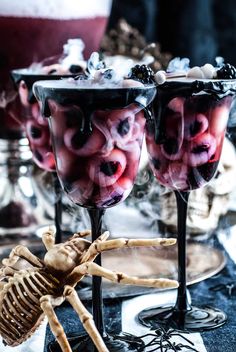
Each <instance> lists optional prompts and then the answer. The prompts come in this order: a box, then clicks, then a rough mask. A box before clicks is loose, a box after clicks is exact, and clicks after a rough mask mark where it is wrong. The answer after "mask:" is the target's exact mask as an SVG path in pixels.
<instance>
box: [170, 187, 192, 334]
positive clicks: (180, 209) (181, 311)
mask: <svg viewBox="0 0 236 352" xmlns="http://www.w3.org/2000/svg"><path fill="white" fill-rule="evenodd" d="M174 193H175V197H176V204H177V214H178V216H177V218H178V220H177V233H178V242H177V243H178V281H179V287H178V295H177V301H176V304H175V308H174V310H175V312H176V317H177V319H178V320H179V321H178V325H179V326H181V327H182V328H183V327H184V320H185V313H186V312H187V311H188V310H190V309H191V308H190V305H189V303H188V298H187V279H186V218H187V208H188V198H189V192H181V191H175V192H174Z"/></svg>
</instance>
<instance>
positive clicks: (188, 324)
mask: <svg viewBox="0 0 236 352" xmlns="http://www.w3.org/2000/svg"><path fill="white" fill-rule="evenodd" d="M137 319H138V321H139V323H141V324H142V325H145V326H147V327H149V328H151V329H152V330H155V329H158V328H159V327H160V326H163V327H168V328H172V329H177V330H182V331H195V332H197V331H198V332H202V331H206V330H211V329H215V328H218V327H220V326H222V325H223V324H225V322H226V320H227V316H226V314H225V313H224V312H222V311H221V310H219V309H217V308H212V307H209V306H204V307H194V306H192V307H191V309H189V310H188V311H187V312H180V311H178V310H176V309H175V308H174V307H167V306H164V307H156V308H155V307H153V308H150V309H145V310H143V311H142V312H140V313H139V314H138V316H137Z"/></svg>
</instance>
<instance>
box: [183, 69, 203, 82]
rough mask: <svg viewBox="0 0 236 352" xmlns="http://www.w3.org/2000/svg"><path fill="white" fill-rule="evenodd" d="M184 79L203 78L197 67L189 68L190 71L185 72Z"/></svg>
mask: <svg viewBox="0 0 236 352" xmlns="http://www.w3.org/2000/svg"><path fill="white" fill-rule="evenodd" d="M186 77H189V78H200V79H201V78H205V77H204V73H203V71H202V70H201V68H200V67H199V66H194V67H192V68H190V70H189V71H188V72H187V75H186Z"/></svg>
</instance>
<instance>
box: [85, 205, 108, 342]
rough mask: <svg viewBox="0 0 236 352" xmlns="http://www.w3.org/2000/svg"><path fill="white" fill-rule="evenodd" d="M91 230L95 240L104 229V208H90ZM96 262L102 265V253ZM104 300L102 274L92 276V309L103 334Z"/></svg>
mask: <svg viewBox="0 0 236 352" xmlns="http://www.w3.org/2000/svg"><path fill="white" fill-rule="evenodd" d="M88 213H89V217H90V221H91V230H92V242H94V241H95V240H96V239H97V238H98V237H99V236H100V235H101V230H102V218H103V215H104V213H105V211H104V210H103V209H88ZM94 263H96V264H98V265H99V266H101V265H102V259H101V254H99V255H98V256H97V257H96V258H95V260H94ZM102 306H103V300H102V278H101V277H100V276H93V277H92V310H93V319H94V322H95V325H96V327H97V329H98V331H99V333H100V335H101V336H104V335H105V328H104V321H103V307H102Z"/></svg>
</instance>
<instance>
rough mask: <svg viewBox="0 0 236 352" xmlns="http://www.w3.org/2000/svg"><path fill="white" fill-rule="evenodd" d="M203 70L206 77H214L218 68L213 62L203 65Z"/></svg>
mask: <svg viewBox="0 0 236 352" xmlns="http://www.w3.org/2000/svg"><path fill="white" fill-rule="evenodd" d="M201 70H202V72H203V74H204V78H209V79H212V78H214V77H215V73H216V69H215V67H214V66H212V65H211V64H205V65H204V66H202V67H201Z"/></svg>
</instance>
